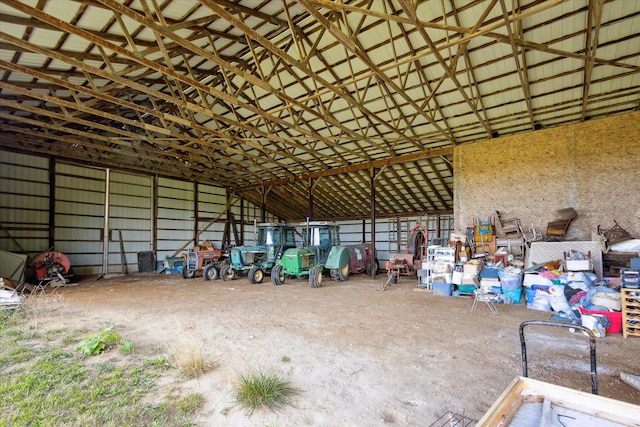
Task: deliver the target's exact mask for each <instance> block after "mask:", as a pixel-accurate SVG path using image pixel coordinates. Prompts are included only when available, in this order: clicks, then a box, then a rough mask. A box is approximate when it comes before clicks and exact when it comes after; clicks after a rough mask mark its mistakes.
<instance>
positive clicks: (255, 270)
mask: <svg viewBox="0 0 640 427" xmlns="http://www.w3.org/2000/svg"><path fill="white" fill-rule="evenodd" d="M263 280H264V271H262V269H261V268H260V267H257V266H255V265H254V266H252V267H251V270H249V283H251V284H252V285H255V284H256V283H262V281H263Z"/></svg>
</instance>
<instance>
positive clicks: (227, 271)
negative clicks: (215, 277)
mask: <svg viewBox="0 0 640 427" xmlns="http://www.w3.org/2000/svg"><path fill="white" fill-rule="evenodd" d="M220 277H222V280H224V281H227V280H233V279H235V278H236V271H235V270H234V269H233V268H231V266H230V265H223V266H222V268H221V269H220Z"/></svg>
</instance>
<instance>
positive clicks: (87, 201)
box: [53, 163, 106, 274]
mask: <svg viewBox="0 0 640 427" xmlns="http://www.w3.org/2000/svg"><path fill="white" fill-rule="evenodd" d="M105 179H106V173H105V171H104V170H103V169H92V168H87V167H77V166H74V165H69V164H63V163H56V165H55V204H54V213H55V214H54V220H53V221H54V222H53V224H54V225H53V231H54V242H53V243H54V246H55V250H56V251H58V252H62V253H64V254H65V255H67V256H68V257H69V260H70V261H71V265H72V267H73V269H74V272H75V273H76V274H89V273H94V272H99V271H101V270H99V268H101V267H102V253H103V250H102V248H103V244H102V242H103V238H102V236H103V224H104V203H105V183H106V180H105ZM96 269H98V270H96Z"/></svg>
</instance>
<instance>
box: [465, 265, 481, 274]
mask: <svg viewBox="0 0 640 427" xmlns="http://www.w3.org/2000/svg"><path fill="white" fill-rule="evenodd" d="M482 267H483V266H482V263H480V262H478V263H473V262H467V263H465V264H464V266H463V271H464V272H465V273H473V274H478V273H480V271H482Z"/></svg>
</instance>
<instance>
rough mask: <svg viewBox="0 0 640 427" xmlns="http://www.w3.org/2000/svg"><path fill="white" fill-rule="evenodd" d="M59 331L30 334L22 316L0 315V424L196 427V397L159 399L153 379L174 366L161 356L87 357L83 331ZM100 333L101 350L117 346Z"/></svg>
mask: <svg viewBox="0 0 640 427" xmlns="http://www.w3.org/2000/svg"><path fill="white" fill-rule="evenodd" d="M13 316H16V317H13ZM64 332H65V333H64V334H63V333H62V331H52V332H49V333H47V331H42V333H38V334H34V333H33V330H32V329H31V326H30V324H29V319H28V318H27V317H24V316H23V317H21V316H20V315H18V313H14V314H13V315H11V314H6V313H0V414H2V415H1V417H0V418H1V419H0V426H5V425H6V426H38V425H42V426H44V425H46V426H72V427H75V426H83V427H84V426H88V427H91V426H124V425H145V426H187V425H195V423H194V422H193V421H192V420H190V419H189V417H192V416H194V414H195V413H196V412H197V410H198V409H199V408H200V407H201V406H202V404H203V397H202V396H201V395H198V394H193V395H188V396H185V397H180V396H177V397H175V396H174V397H171V398H170V399H167V400H163V401H159V402H158V399H157V397H156V395H157V394H158V390H157V387H156V381H157V380H158V379H159V377H160V375H162V374H165V373H166V372H167V368H171V369H173V368H172V367H171V365H170V364H169V363H168V361H167V359H166V358H163V360H164V361H163V362H162V361H160V359H158V360H156V363H147V362H146V361H143V360H142V359H140V360H139V361H138V360H135V359H132V358H131V357H130V356H128V355H127V354H125V353H123V352H122V351H120V352H110V353H109V356H108V358H106V359H105V360H101V359H100V358H101V357H105V356H101V355H99V354H98V355H96V356H94V357H92V358H91V359H87V358H86V357H85V356H84V355H82V354H80V353H79V352H78V351H76V345H78V344H77V343H78V341H79V340H80V338H81V337H80V335H79V334H80V333H79V332H77V331H75V332H74V331H64ZM103 332H104V331H103ZM74 334H75V335H76V337H75V339H74V340H68V337H69V335H74ZM101 334H102V333H100V334H95V336H96V337H99V338H100V339H101V340H104V341H105V347H104V348H103V349H102V351H104V350H105V349H108V348H109V346H110V345H115V344H114V343H115V342H117V341H119V338H118V340H115V341H114V340H113V337H109V336H107V335H101ZM25 337H29V339H28V340H26V341H25V340H23V338H25ZM87 338H90V337H86V336H85V338H84V339H87ZM123 346H124V343H123ZM130 346H131V348H133V343H131V344H130ZM89 347H91V348H98V347H100V346H98V347H95V346H89ZM90 360H91V361H94V360H95V361H97V362H98V363H93V362H90ZM174 375H175V373H174Z"/></svg>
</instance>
